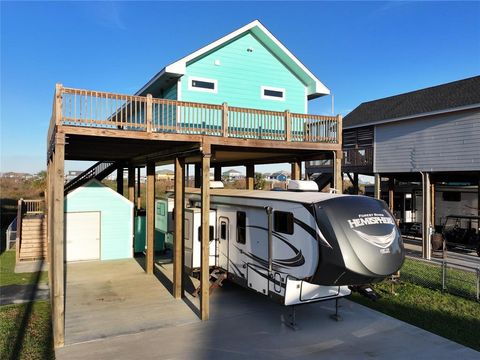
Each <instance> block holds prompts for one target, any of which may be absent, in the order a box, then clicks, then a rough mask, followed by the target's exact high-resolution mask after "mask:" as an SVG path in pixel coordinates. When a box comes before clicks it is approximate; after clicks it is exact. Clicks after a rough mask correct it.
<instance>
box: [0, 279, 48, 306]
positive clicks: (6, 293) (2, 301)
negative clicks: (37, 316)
mask: <svg viewBox="0 0 480 360" xmlns="http://www.w3.org/2000/svg"><path fill="white" fill-rule="evenodd" d="M49 297H50V290H49V287H48V285H47V284H35V285H6V286H2V287H0V305H7V304H24V303H27V302H30V301H35V300H46V299H48V298H49Z"/></svg>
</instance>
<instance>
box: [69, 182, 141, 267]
mask: <svg viewBox="0 0 480 360" xmlns="http://www.w3.org/2000/svg"><path fill="white" fill-rule="evenodd" d="M65 241H66V260H67V261H84V260H115V259H125V258H131V257H132V256H133V203H132V202H130V201H129V200H128V199H126V198H125V197H123V196H122V195H120V194H118V193H117V192H116V191H114V190H112V189H110V188H109V187H108V186H105V185H103V184H102V183H101V182H99V181H97V180H90V181H89V182H87V183H86V184H84V185H83V186H80V187H79V188H77V189H75V190H73V191H72V192H70V193H69V194H68V195H67V196H66V197H65Z"/></svg>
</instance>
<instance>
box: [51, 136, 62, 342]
mask: <svg viewBox="0 0 480 360" xmlns="http://www.w3.org/2000/svg"><path fill="white" fill-rule="evenodd" d="M53 156H54V176H53V179H52V180H53V188H54V192H53V196H54V200H53V243H54V245H53V259H52V261H53V276H52V278H53V279H52V280H53V282H52V284H53V308H52V321H53V342H54V345H55V347H61V346H63V345H64V342H65V268H64V266H65V257H64V254H65V239H64V203H63V202H64V195H63V194H64V188H63V186H64V183H65V168H64V164H65V135H64V134H62V133H58V132H57V134H56V140H55V152H54V155H53Z"/></svg>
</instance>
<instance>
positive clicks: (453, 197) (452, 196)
mask: <svg viewBox="0 0 480 360" xmlns="http://www.w3.org/2000/svg"><path fill="white" fill-rule="evenodd" d="M442 197H443V201H462V193H461V192H457V191H444V192H443V194H442Z"/></svg>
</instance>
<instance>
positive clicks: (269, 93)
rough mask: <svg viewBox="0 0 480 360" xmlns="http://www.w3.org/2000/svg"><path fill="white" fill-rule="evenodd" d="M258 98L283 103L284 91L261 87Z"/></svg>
mask: <svg viewBox="0 0 480 360" xmlns="http://www.w3.org/2000/svg"><path fill="white" fill-rule="evenodd" d="M260 97H261V98H262V99H268V100H277V101H285V89H282V88H275V87H270V86H262V87H261V93H260Z"/></svg>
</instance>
